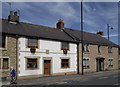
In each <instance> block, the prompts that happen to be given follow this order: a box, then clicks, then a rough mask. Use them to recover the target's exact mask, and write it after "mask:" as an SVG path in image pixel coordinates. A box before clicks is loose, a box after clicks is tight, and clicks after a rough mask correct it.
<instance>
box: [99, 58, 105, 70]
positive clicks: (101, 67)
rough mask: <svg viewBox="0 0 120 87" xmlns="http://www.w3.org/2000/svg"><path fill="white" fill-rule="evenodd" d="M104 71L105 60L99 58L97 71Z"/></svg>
mask: <svg viewBox="0 0 120 87" xmlns="http://www.w3.org/2000/svg"><path fill="white" fill-rule="evenodd" d="M99 71H104V60H101V59H98V60H97V72H99Z"/></svg>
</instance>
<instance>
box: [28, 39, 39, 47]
mask: <svg viewBox="0 0 120 87" xmlns="http://www.w3.org/2000/svg"><path fill="white" fill-rule="evenodd" d="M31 47H35V48H38V39H30V38H29V39H28V48H31Z"/></svg>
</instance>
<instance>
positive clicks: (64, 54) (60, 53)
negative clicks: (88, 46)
mask: <svg viewBox="0 0 120 87" xmlns="http://www.w3.org/2000/svg"><path fill="white" fill-rule="evenodd" d="M62 23H63V22H62V21H61V19H60V20H59V21H58V23H57V28H54V29H52V28H47V27H43V26H42V27H36V26H35V25H32V26H31V28H33V29H30V31H29V29H27V30H28V31H29V32H30V33H31V34H32V33H33V32H34V31H35V30H37V29H39V28H40V29H39V30H40V31H35V32H37V33H36V34H35V35H36V36H37V34H39V35H38V36H40V37H43V38H40V37H36V36H31V37H25V36H21V37H19V38H18V78H31V77H40V76H44V75H66V74H75V73H77V44H76V43H74V42H72V39H71V38H70V37H68V36H67V35H66V34H65V33H64V32H63V30H62V29H61V27H62ZM27 26H29V27H30V25H29V24H27ZM35 28H37V29H35ZM58 28H60V29H58ZM32 31H33V32H32ZM29 32H28V33H29ZM35 32H34V33H35ZM54 34H55V35H54ZM55 36H56V37H55ZM47 37H49V38H48V39H45V38H47ZM55 39H56V40H55ZM70 41H71V42H70Z"/></svg>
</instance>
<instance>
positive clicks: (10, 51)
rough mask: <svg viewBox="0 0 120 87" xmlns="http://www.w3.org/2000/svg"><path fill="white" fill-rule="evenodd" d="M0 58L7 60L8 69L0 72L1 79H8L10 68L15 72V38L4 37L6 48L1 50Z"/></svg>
mask: <svg viewBox="0 0 120 87" xmlns="http://www.w3.org/2000/svg"><path fill="white" fill-rule="evenodd" d="M0 56H2V58H3V57H4V58H5V57H7V58H9V69H3V70H2V77H7V79H8V78H9V77H10V67H11V66H12V67H14V69H15V70H16V37H15V36H10V35H7V37H6V47H5V48H4V49H2V55H0Z"/></svg>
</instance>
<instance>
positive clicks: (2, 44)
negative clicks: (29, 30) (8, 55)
mask: <svg viewBox="0 0 120 87" xmlns="http://www.w3.org/2000/svg"><path fill="white" fill-rule="evenodd" d="M5 41H6V36H5V35H0V48H5Z"/></svg>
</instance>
